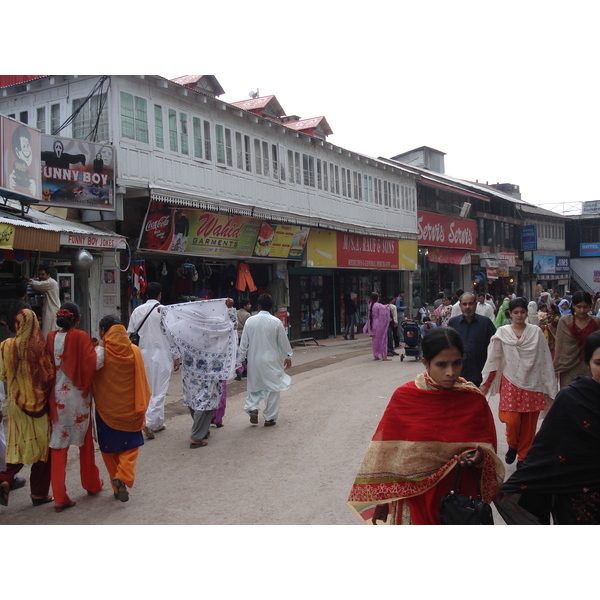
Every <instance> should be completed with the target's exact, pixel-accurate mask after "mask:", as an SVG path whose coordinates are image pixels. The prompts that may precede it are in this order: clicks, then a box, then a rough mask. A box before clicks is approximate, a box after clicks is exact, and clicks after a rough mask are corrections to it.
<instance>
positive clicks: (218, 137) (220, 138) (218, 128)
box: [215, 125, 225, 165]
mask: <svg viewBox="0 0 600 600" xmlns="http://www.w3.org/2000/svg"><path fill="white" fill-rule="evenodd" d="M215 151H216V154H217V164H219V165H224V164H225V137H224V135H223V125H215Z"/></svg>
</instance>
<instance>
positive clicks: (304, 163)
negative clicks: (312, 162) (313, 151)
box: [302, 154, 310, 186]
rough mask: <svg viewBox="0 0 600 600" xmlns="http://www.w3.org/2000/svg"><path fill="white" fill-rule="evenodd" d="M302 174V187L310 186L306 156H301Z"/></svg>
mask: <svg viewBox="0 0 600 600" xmlns="http://www.w3.org/2000/svg"><path fill="white" fill-rule="evenodd" d="M302 172H303V174H304V182H303V183H304V185H306V186H309V185H310V175H309V169H308V154H303V155H302Z"/></svg>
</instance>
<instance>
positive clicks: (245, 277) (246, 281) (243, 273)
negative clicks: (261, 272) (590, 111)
mask: <svg viewBox="0 0 600 600" xmlns="http://www.w3.org/2000/svg"><path fill="white" fill-rule="evenodd" d="M235 288H236V289H237V290H239V291H240V292H245V291H246V289H247V290H248V291H249V292H255V291H256V289H257V288H256V286H255V285H254V280H253V279H252V275H250V266H249V265H247V264H246V263H243V262H241V263H240V264H239V265H238V275H237V282H236V284H235Z"/></svg>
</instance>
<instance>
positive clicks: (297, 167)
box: [294, 152, 302, 183]
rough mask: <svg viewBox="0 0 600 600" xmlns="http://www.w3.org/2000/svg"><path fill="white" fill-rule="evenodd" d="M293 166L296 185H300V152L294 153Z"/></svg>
mask: <svg viewBox="0 0 600 600" xmlns="http://www.w3.org/2000/svg"><path fill="white" fill-rule="evenodd" d="M294 166H295V171H296V183H301V182H302V173H301V172H300V169H301V168H302V167H301V166H300V152H294Z"/></svg>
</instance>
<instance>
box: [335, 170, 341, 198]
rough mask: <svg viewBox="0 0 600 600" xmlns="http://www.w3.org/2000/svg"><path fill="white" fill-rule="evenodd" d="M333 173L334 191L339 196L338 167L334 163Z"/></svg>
mask: <svg viewBox="0 0 600 600" xmlns="http://www.w3.org/2000/svg"><path fill="white" fill-rule="evenodd" d="M334 173H335V193H336V194H337V195H338V196H339V195H340V169H339V167H338V166H337V165H335V169H334Z"/></svg>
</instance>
